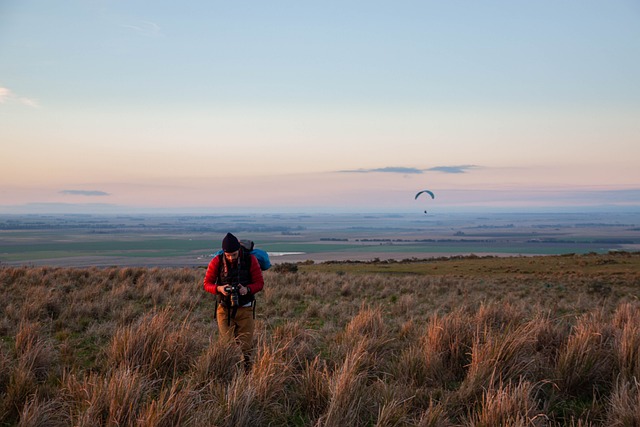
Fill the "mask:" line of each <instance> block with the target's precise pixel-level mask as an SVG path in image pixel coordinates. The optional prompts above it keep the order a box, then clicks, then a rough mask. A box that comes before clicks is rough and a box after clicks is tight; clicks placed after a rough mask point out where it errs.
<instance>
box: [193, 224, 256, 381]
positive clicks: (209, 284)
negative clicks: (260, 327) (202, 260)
mask: <svg viewBox="0 0 640 427" xmlns="http://www.w3.org/2000/svg"><path fill="white" fill-rule="evenodd" d="M222 251H223V253H222V254H219V255H216V256H214V257H213V259H211V261H210V262H209V266H208V267H207V273H206V274H205V276H204V290H205V291H207V292H210V293H212V294H214V295H216V297H217V302H218V304H217V307H216V312H215V317H216V319H217V322H218V330H219V331H220V335H221V336H224V337H225V338H227V339H233V340H235V341H236V342H238V344H239V345H240V347H241V349H242V355H243V357H244V367H245V370H247V371H248V370H249V369H250V368H251V363H252V353H253V331H254V328H255V326H254V323H255V322H254V321H255V297H254V294H256V293H258V292H260V291H261V290H262V287H263V286H264V279H263V278H262V270H261V269H260V264H259V263H258V259H257V258H256V257H255V256H254V255H252V254H251V253H250V252H249V250H247V249H245V248H244V247H243V246H242V245H240V242H239V241H238V239H237V238H236V236H234V235H233V234H231V233H227V235H226V236H225V237H224V239H222Z"/></svg>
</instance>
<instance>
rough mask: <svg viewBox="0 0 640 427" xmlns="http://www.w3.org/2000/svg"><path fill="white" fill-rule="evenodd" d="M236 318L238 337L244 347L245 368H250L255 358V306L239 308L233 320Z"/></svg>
mask: <svg viewBox="0 0 640 427" xmlns="http://www.w3.org/2000/svg"><path fill="white" fill-rule="evenodd" d="M234 320H235V323H236V331H235V333H236V339H237V340H238V343H239V344H240V347H241V348H242V355H243V356H244V365H245V369H246V370H249V369H250V368H251V364H252V360H253V332H254V329H255V321H254V320H253V307H241V308H238V312H237V313H236V317H235V319H233V320H232V322H233V321H234Z"/></svg>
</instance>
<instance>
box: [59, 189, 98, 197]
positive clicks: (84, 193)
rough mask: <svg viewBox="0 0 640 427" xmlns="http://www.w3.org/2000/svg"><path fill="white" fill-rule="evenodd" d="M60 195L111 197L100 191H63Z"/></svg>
mask: <svg viewBox="0 0 640 427" xmlns="http://www.w3.org/2000/svg"><path fill="white" fill-rule="evenodd" d="M60 194H66V195H69V196H100V197H102V196H110V194H109V193H107V192H105V191H100V190H62V191H61V192H60Z"/></svg>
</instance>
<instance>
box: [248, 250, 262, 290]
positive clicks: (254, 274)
mask: <svg viewBox="0 0 640 427" xmlns="http://www.w3.org/2000/svg"><path fill="white" fill-rule="evenodd" d="M249 271H250V273H251V283H249V284H248V285H247V289H248V290H249V293H252V294H255V293H257V292H260V291H261V290H262V288H263V287H264V278H263V277H262V270H261V269H260V263H259V262H258V259H257V258H256V257H255V256H253V255H251V267H250V270H249Z"/></svg>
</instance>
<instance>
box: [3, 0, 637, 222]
mask: <svg viewBox="0 0 640 427" xmlns="http://www.w3.org/2000/svg"><path fill="white" fill-rule="evenodd" d="M638 76H640V2H638V1H637V0H633V1H631V0H627V1H616V0H614V1H607V2H603V1H585V0H581V1H550V0H543V1H528V2H518V1H420V2H418V1H396V2H390V1H366V2H365V1H342V2H337V1H323V2H311V1H245V2H219V1H191V2H169V1H149V0H137V1H135V0H120V1H114V0H109V1H107V0H105V1H100V0H86V1H85V0H75V1H63V2H50V1H44V0H40V1H33V0H19V1H18V0H0V141H2V142H1V143H2V151H3V153H4V154H3V156H2V159H1V160H0V178H1V182H0V196H1V200H0V205H5V206H6V205H20V204H24V203H40V202H47V203H58V202H59V203H96V202H97V203H109V204H116V205H123V206H150V207H175V206H184V207H195V206H199V207H206V206H211V207H212V209H213V208H214V207H221V206H225V207H231V208H233V207H256V208H265V209H266V208H269V209H276V208H277V207H287V208H295V207H300V208H301V210H305V209H318V208H320V207H323V208H327V207H329V208H330V207H332V206H339V207H342V208H344V207H345V205H347V208H353V210H367V209H372V210H375V209H378V208H388V207H389V206H392V207H394V208H397V209H406V210H411V209H415V204H414V203H413V202H414V201H413V197H412V195H413V194H414V192H415V191H417V190H419V189H423V188H431V189H433V190H434V192H436V193H437V194H438V196H439V197H438V198H437V200H438V203H439V205H437V206H439V207H440V208H441V209H446V208H448V207H456V206H465V205H472V206H481V205H484V204H486V205H487V206H498V205H499V206H506V205H514V206H526V205H528V204H535V205H537V206H542V205H551V206H554V205H560V204H571V205H576V206H582V205H588V204H594V200H597V199H598V195H603V194H607V203H610V204H615V205H636V206H637V205H640V200H639V199H638V197H637V195H638V191H636V190H638V189H640V160H638V159H640V137H639V135H640V120H639V117H640V114H639V113H640V84H639V83H640V79H639V78H638ZM459 166H473V167H471V168H469V167H468V168H463V169H459V170H458V171H462V172H464V173H451V172H452V171H454V170H457V169H456V167H459ZM403 168H410V169H414V170H415V171H417V173H407V171H406V169H403ZM452 168H453V169H452ZM356 170H357V171H360V172H361V173H357V174H356V173H350V172H345V171H356ZM212 183H214V185H211V184H212ZM256 183H258V184H257V188H256ZM302 188H306V189H312V190H313V194H314V196H313V197H310V198H307V196H304V195H303V194H304V193H305V192H303V191H301V189H302ZM485 190H486V192H484V191H485ZM541 192H542V196H540V193H541ZM545 195H546V196H545ZM381 196H382V197H381ZM534 196H535V197H534ZM611 199H613V200H611ZM276 210H277V209H276Z"/></svg>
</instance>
